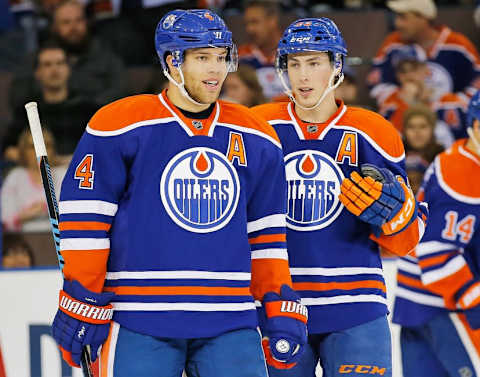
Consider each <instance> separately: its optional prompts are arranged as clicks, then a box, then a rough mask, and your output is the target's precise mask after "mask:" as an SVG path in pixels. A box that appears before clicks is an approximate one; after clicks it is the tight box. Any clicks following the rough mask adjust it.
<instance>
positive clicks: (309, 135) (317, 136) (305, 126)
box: [287, 100, 347, 140]
mask: <svg viewBox="0 0 480 377" xmlns="http://www.w3.org/2000/svg"><path fill="white" fill-rule="evenodd" d="M335 102H336V103H337V106H338V109H337V111H336V112H335V113H334V114H333V115H332V116H331V117H330V118H328V119H327V121H325V122H323V123H314V122H313V123H311V122H304V121H303V120H301V119H300V118H299V117H298V115H297V113H296V112H295V106H294V105H293V103H292V102H289V103H288V105H287V110H288V114H289V115H290V118H291V120H292V122H293V125H294V127H295V130H296V131H297V135H298V137H299V138H300V139H301V140H323V138H324V137H325V135H326V134H327V132H328V131H329V129H330V128H332V127H333V126H335V125H336V124H337V122H338V121H339V120H340V118H341V117H342V116H343V115H344V114H345V111H347V106H346V105H345V104H344V103H343V101H340V100H335Z"/></svg>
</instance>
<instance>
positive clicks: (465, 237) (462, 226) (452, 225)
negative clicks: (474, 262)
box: [442, 211, 475, 243]
mask: <svg viewBox="0 0 480 377" xmlns="http://www.w3.org/2000/svg"><path fill="white" fill-rule="evenodd" d="M445 220H446V222H447V224H446V225H445V229H443V231H442V237H443V238H445V239H447V240H451V241H455V240H456V239H457V236H460V241H462V242H463V243H468V242H469V241H470V239H471V238H472V236H473V231H474V226H475V216H473V215H467V216H465V217H464V218H463V219H462V220H460V221H458V212H457V211H448V212H447V213H446V214H445Z"/></svg>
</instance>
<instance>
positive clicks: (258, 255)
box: [252, 249, 288, 260]
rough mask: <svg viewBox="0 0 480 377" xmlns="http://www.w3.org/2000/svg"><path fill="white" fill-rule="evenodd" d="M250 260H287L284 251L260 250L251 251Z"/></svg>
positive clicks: (286, 254)
mask: <svg viewBox="0 0 480 377" xmlns="http://www.w3.org/2000/svg"><path fill="white" fill-rule="evenodd" d="M252 259H284V260H288V253H287V250H286V249H262V250H253V251H252Z"/></svg>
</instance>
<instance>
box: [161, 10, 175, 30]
mask: <svg viewBox="0 0 480 377" xmlns="http://www.w3.org/2000/svg"><path fill="white" fill-rule="evenodd" d="M176 20H177V16H176V15H175V14H170V15H169V16H167V18H165V19H164V20H163V28H164V29H170V28H171V27H172V26H173V24H174V23H175V21H176Z"/></svg>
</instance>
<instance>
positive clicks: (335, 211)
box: [285, 150, 344, 231]
mask: <svg viewBox="0 0 480 377" xmlns="http://www.w3.org/2000/svg"><path fill="white" fill-rule="evenodd" d="M285 170H286V174H287V181H288V203H287V226H288V227H289V228H291V229H295V230H300V231H310V230H317V229H322V228H324V227H326V226H328V225H329V224H331V223H332V222H333V221H334V220H335V219H336V218H337V217H338V215H339V214H340V212H341V211H342V209H343V204H342V203H341V202H340V200H339V199H338V195H339V194H340V184H341V183H342V180H343V178H344V176H343V173H342V171H341V170H340V168H339V167H338V166H337V164H336V163H335V161H334V160H333V159H332V158H331V157H330V156H329V155H327V154H325V153H322V152H318V151H313V150H306V151H300V152H294V153H291V154H289V155H287V156H286V157H285Z"/></svg>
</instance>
